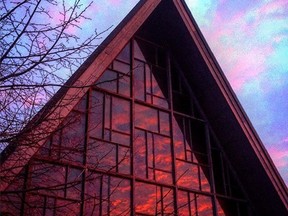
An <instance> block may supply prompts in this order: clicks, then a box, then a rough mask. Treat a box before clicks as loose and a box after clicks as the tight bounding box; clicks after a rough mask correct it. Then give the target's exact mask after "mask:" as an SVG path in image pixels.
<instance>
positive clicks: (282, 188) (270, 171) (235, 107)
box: [173, 0, 288, 209]
mask: <svg viewBox="0 0 288 216" xmlns="http://www.w3.org/2000/svg"><path fill="white" fill-rule="evenodd" d="M173 1H174V3H177V2H179V1H180V2H181V3H182V5H183V9H185V12H186V13H187V15H188V16H189V18H190V21H191V22H192V24H193V26H194V27H195V29H189V26H187V28H188V30H190V33H191V30H192V31H193V33H195V32H196V33H197V34H198V36H199V40H198V42H200V43H202V45H200V46H201V47H202V48H204V49H206V51H207V53H206V55H208V56H206V57H208V58H210V59H211V60H209V62H210V63H211V64H214V66H215V67H212V68H213V70H216V72H217V73H216V74H215V73H214V74H212V75H214V76H213V77H214V79H216V82H217V80H218V82H217V83H218V86H219V88H220V89H221V91H222V93H223V94H224V96H225V98H226V100H227V99H228V100H230V102H229V101H227V102H228V104H229V106H230V108H231V109H232V111H233V113H234V115H235V117H236V119H237V120H238V122H239V124H240V125H241V128H242V129H243V130H244V133H245V134H246V135H247V138H248V140H249V141H250V143H251V145H252V148H253V149H254V151H255V153H256V155H257V157H258V159H259V160H260V162H261V164H262V165H263V167H264V169H265V171H266V173H267V175H268V176H269V178H270V180H271V182H272V184H273V185H274V187H275V189H276V191H277V192H278V194H279V196H280V198H281V200H282V201H283V203H284V205H285V206H286V208H287V209H288V190H287V186H286V184H285V182H284V180H283V179H282V177H281V176H280V174H279V172H278V170H277V168H276V166H275V164H274V163H273V161H272V159H271V157H270V155H269V154H268V152H267V150H266V148H265V146H264V144H263V143H262V141H261V139H260V137H259V135H258V134H257V132H256V130H255V128H254V127H253V125H252V123H251V121H250V119H249V118H248V116H247V114H246V112H245V111H244V109H243V107H242V105H241V103H240V102H239V100H238V98H237V96H236V94H235V92H234V91H233V89H232V87H231V85H230V83H229V81H228V80H227V78H226V76H225V74H224V72H223V70H222V69H221V67H220V65H219V63H218V61H217V59H216V57H215V56H214V54H213V52H212V50H211V49H210V47H209V45H208V43H207V41H206V39H205V38H204V36H203V34H202V32H201V30H200V28H199V26H198V25H197V23H196V21H195V19H194V17H193V15H192V14H191V11H190V10H189V8H188V6H187V4H186V3H185V1H184V0H173ZM180 11H181V10H180ZM180 11H179V12H180ZM194 30H195V31H194ZM203 57H204V59H205V56H203ZM209 69H210V68H209ZM211 72H212V71H211ZM219 84H220V85H219Z"/></svg>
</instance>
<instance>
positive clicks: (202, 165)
mask: <svg viewBox="0 0 288 216" xmlns="http://www.w3.org/2000/svg"><path fill="white" fill-rule="evenodd" d="M176 160H178V161H182V162H186V163H190V164H194V165H198V166H201V167H206V168H210V166H209V165H207V164H202V163H195V162H193V161H188V160H184V159H181V158H176Z"/></svg>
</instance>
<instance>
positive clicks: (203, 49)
mask: <svg viewBox="0 0 288 216" xmlns="http://www.w3.org/2000/svg"><path fill="white" fill-rule="evenodd" d="M219 25H221V24H219ZM223 52H225V50H223ZM66 86H70V87H69V88H67V87H66ZM29 125H34V126H35V125H36V127H33V130H30V131H29V132H28V133H25V135H23V137H20V138H19V140H18V141H17V143H14V144H11V145H10V146H8V147H7V149H6V150H5V151H4V152H3V153H2V156H1V157H2V161H1V182H0V185H1V201H0V213H1V215H3V216H4V215H47V216H48V215H49V216H50V215H61V216H64V215H69V216H71V215H72V216H73V215H75V216H76V215H77V216H78V215H81V216H82V215H83V216H84V215H85V216H86V215H87V216H88V215H95V216H96V215H97V216H98V215H100V216H104V215H105V216H106V215H109V216H114V215H119V216H122V215H123V216H124V215H127V216H128V215H130V216H133V215H139V216H140V215H142V216H144V215H145V216H153V215H162V216H166V215H179V216H180V215H182V216H254V215H255V216H265V215H267V216H285V215H288V210H287V209H288V192H287V187H286V185H285V183H284V182H283V180H282V179H281V177H280V175H279V173H278V171H277V170H276V168H275V165H274V164H273V162H272V160H271V158H270V156H269V155H268V153H267V151H266V150H265V148H264V146H263V144H262V142H261V140H260V139H259V137H258V135H257V134H256V131H255V130H254V128H253V126H252V125H251V123H250V121H249V119H248V117H247V115H246V114H245V112H244V110H243V108H242V107H241V105H240V103H239V101H238V99H237V98H236V96H235V94H234V92H233V91H232V88H231V86H230V84H229V83H228V81H227V79H226V77H225V76H224V74H223V72H222V70H221V68H220V67H219V64H218V63H217V61H216V59H215V57H214V56H213V54H212V52H211V50H210V48H209V47H208V45H207V43H206V41H205V39H204V37H203V35H202V34H201V32H200V30H199V28H198V26H197V24H196V22H195V20H194V19H193V17H192V15H191V13H190V11H189V9H188V7H187V5H186V4H185V2H184V0H141V1H140V2H139V3H138V4H137V5H136V6H135V8H134V9H133V10H132V11H131V12H130V13H129V14H128V15H127V16H126V18H125V19H124V20H123V21H122V22H121V23H120V24H119V25H118V26H117V27H116V29H115V30H114V31H113V32H112V33H111V34H110V35H109V36H108V37H107V39H106V40H105V41H104V42H103V43H102V44H101V45H100V46H99V47H98V48H97V49H96V50H95V52H94V53H93V54H92V55H91V56H90V57H89V58H88V59H87V60H86V61H85V62H84V64H83V65H82V66H81V67H80V68H79V69H78V70H77V71H76V72H75V74H74V75H73V76H72V77H71V78H70V79H69V80H68V81H67V83H66V85H65V87H62V88H61V89H60V90H59V91H58V93H57V94H56V95H55V96H54V97H53V98H52V99H51V100H50V101H49V102H48V103H47V105H46V106H45V107H44V108H43V109H42V110H41V111H40V112H39V114H38V115H36V116H35V118H34V119H33V120H32V122H31V123H30V124H28V125H27V127H29Z"/></svg>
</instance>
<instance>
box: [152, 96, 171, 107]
mask: <svg viewBox="0 0 288 216" xmlns="http://www.w3.org/2000/svg"><path fill="white" fill-rule="evenodd" d="M153 104H154V105H156V106H160V107H164V108H166V109H168V102H167V100H166V99H165V98H161V97H155V96H154V97H153Z"/></svg>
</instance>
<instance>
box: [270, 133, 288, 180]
mask: <svg viewBox="0 0 288 216" xmlns="http://www.w3.org/2000/svg"><path fill="white" fill-rule="evenodd" d="M277 146H280V147H277ZM287 146H288V137H286V138H284V139H282V140H281V141H280V143H279V145H278V144H277V145H273V146H271V147H268V151H269V154H270V156H271V158H272V160H273V162H274V163H275V165H276V167H277V168H278V170H279V171H280V173H281V175H282V177H283V179H284V182H285V183H286V185H288V149H287Z"/></svg>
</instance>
